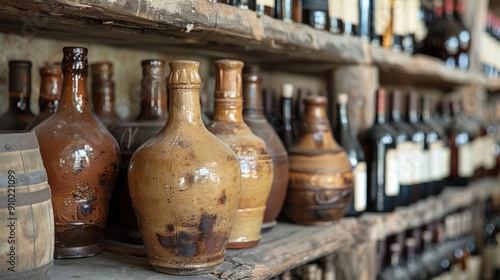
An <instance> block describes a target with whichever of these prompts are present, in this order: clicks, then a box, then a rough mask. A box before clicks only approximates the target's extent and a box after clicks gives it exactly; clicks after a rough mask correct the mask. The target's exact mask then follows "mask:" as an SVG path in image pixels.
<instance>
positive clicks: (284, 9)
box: [275, 0, 294, 23]
mask: <svg viewBox="0 0 500 280" xmlns="http://www.w3.org/2000/svg"><path fill="white" fill-rule="evenodd" d="M293 5H294V0H276V5H275V7H276V18H277V19H281V20H282V21H284V22H288V23H291V22H293V12H294V9H293Z"/></svg>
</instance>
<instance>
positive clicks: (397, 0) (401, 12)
mask: <svg viewBox="0 0 500 280" xmlns="http://www.w3.org/2000/svg"><path fill="white" fill-rule="evenodd" d="M405 2H406V1H405V0H394V7H393V10H392V15H393V20H392V31H393V32H394V34H395V35H405V34H406V33H407V26H406V20H407V19H408V15H407V14H406V9H405Z"/></svg>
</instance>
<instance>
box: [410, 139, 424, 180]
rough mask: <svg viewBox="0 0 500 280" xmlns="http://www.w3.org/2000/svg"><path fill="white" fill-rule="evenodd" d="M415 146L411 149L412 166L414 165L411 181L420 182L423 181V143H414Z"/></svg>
mask: <svg viewBox="0 0 500 280" xmlns="http://www.w3.org/2000/svg"><path fill="white" fill-rule="evenodd" d="M414 145H415V148H414V150H413V159H412V161H413V166H414V170H415V171H414V173H413V176H414V177H413V182H414V183H415V184H420V183H423V182H424V181H423V179H424V174H423V171H424V167H423V164H424V146H423V145H424V144H423V143H415V144H414Z"/></svg>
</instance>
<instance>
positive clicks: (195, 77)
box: [168, 60, 201, 88]
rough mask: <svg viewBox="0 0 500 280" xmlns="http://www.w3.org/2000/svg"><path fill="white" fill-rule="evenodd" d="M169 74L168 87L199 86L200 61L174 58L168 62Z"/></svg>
mask: <svg viewBox="0 0 500 280" xmlns="http://www.w3.org/2000/svg"><path fill="white" fill-rule="evenodd" d="M168 65H169V66H170V75H169V76H168V87H169V88H182V87H186V86H190V87H196V88H199V87H200V85H201V78H200V74H199V73H198V68H199V67H200V63H199V62H198V61H191V60H176V61H173V62H170V63H169V64H168Z"/></svg>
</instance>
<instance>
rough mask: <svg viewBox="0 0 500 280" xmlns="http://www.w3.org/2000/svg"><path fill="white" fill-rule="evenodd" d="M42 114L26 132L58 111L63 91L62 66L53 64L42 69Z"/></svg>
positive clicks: (40, 105)
mask: <svg viewBox="0 0 500 280" xmlns="http://www.w3.org/2000/svg"><path fill="white" fill-rule="evenodd" d="M40 76H41V81H40V98H39V99H38V105H39V107H40V113H38V115H37V116H36V117H35V118H34V119H33V120H32V121H31V122H30V124H29V125H28V126H27V127H26V130H31V129H33V128H34V127H35V126H37V125H38V124H40V123H42V122H43V121H44V120H46V119H47V118H49V117H50V116H52V114H54V113H55V112H56V111H57V106H59V99H60V98H61V89H62V70H61V64H53V65H48V66H44V67H42V68H40Z"/></svg>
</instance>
